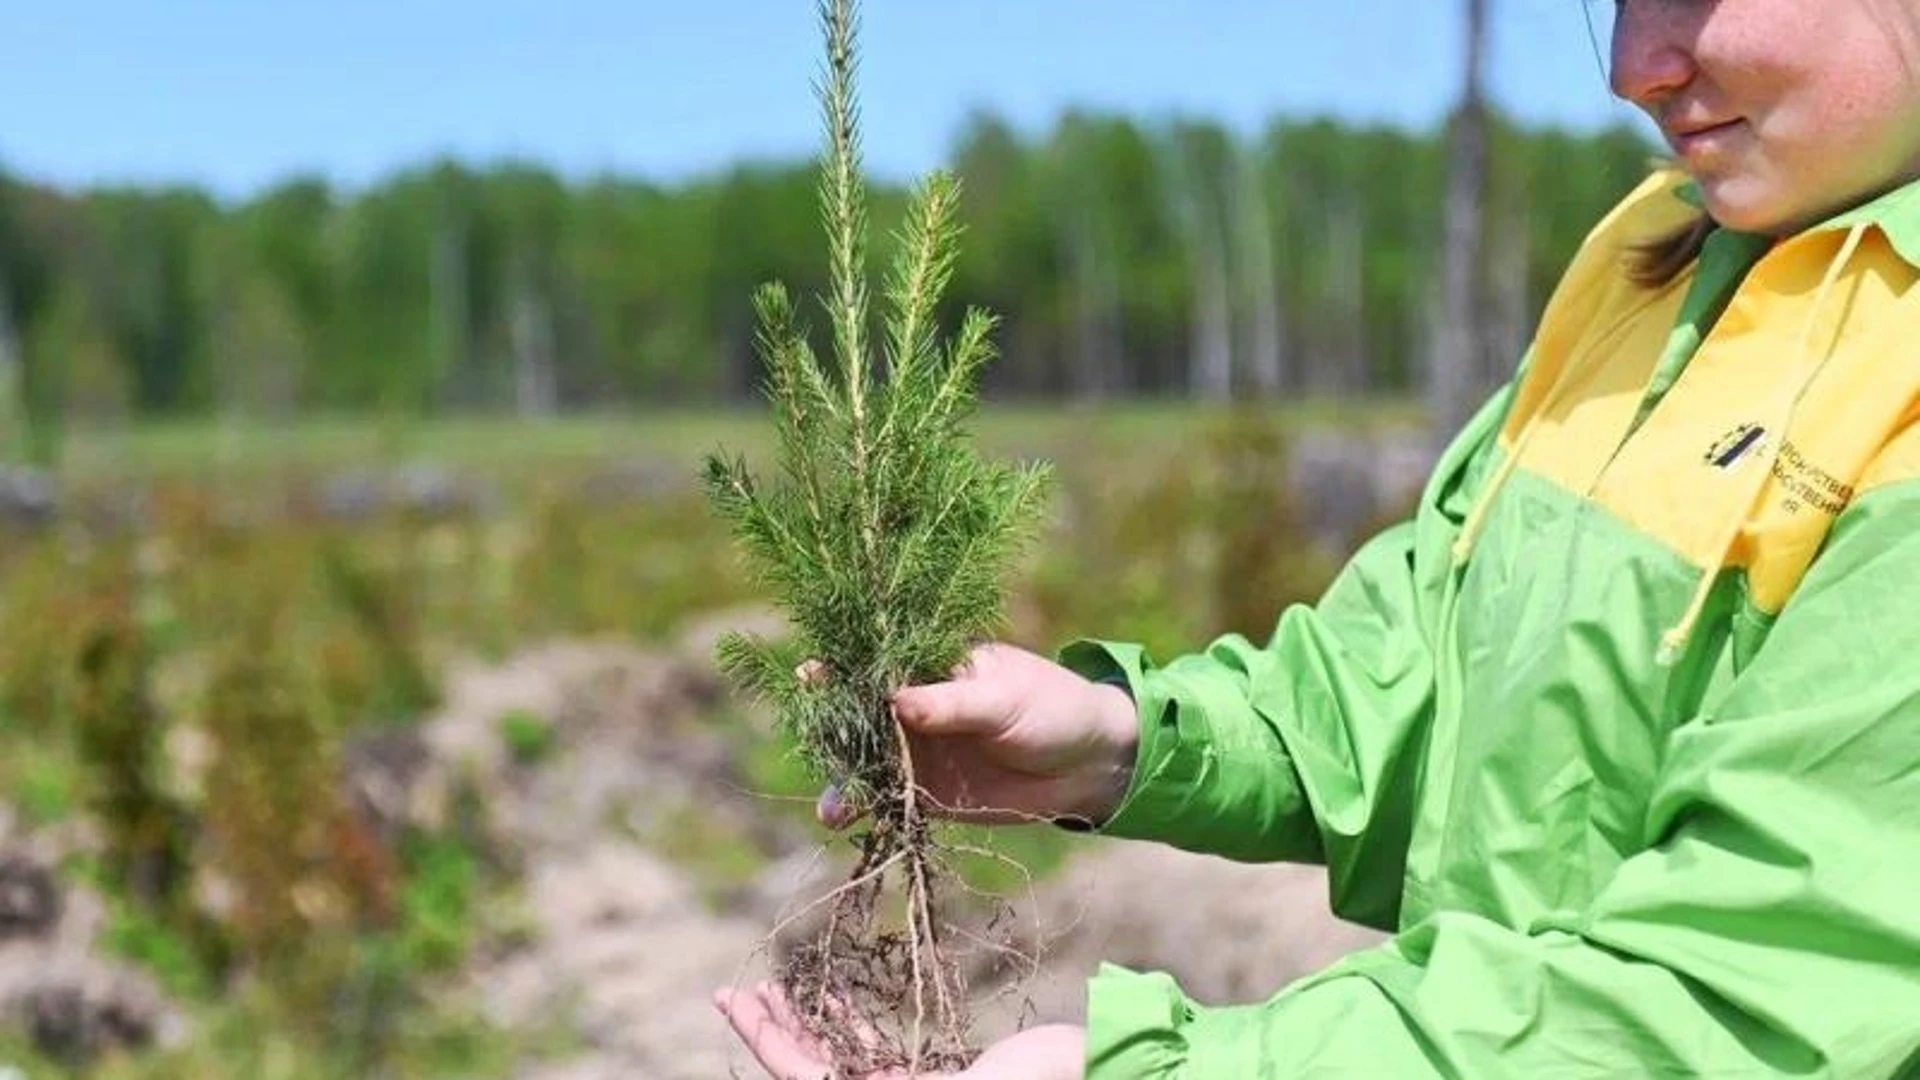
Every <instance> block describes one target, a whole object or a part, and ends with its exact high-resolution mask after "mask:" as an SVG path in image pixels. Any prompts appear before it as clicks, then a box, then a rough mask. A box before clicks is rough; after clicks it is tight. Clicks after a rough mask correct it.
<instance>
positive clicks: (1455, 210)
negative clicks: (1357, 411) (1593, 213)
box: [1427, 0, 1488, 443]
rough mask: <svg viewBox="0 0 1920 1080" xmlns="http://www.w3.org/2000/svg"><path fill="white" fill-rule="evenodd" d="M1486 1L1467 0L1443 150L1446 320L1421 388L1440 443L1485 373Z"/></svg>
mask: <svg viewBox="0 0 1920 1080" xmlns="http://www.w3.org/2000/svg"><path fill="white" fill-rule="evenodd" d="M1487 3H1488V0H1466V11H1465V14H1466V22H1467V26H1466V29H1467V35H1466V40H1467V56H1466V78H1465V86H1464V89H1463V91H1462V93H1461V97H1460V105H1459V107H1458V109H1457V110H1456V111H1455V114H1454V120H1453V126H1452V131H1451V134H1450V142H1449V147H1448V162H1447V196H1446V208H1445V212H1446V239H1445V244H1446V250H1445V251H1444V252H1443V254H1442V260H1443V262H1442V271H1441V281H1442V288H1443V290H1444V301H1443V311H1444V316H1443V320H1442V325H1441V333H1440V338H1439V340H1438V341H1437V342H1436V343H1435V346H1436V347H1435V350H1434V363H1433V364H1432V366H1431V368H1430V369H1429V371H1428V383H1427V404H1428V409H1429V415H1430V419H1431V422H1432V424H1433V426H1434V432H1433V435H1434V437H1435V439H1436V440H1437V441H1439V442H1443V443H1444V442H1445V441H1447V440H1448V439H1451V438H1452V437H1453V435H1454V433H1455V432H1457V431H1459V430H1460V428H1461V426H1462V425H1464V424H1465V423H1466V421H1467V419H1468V417H1469V416H1470V415H1471V413H1472V411H1473V409H1474V408H1475V406H1476V405H1477V404H1478V403H1479V400H1480V398H1481V396H1482V392H1483V387H1482V385H1481V383H1482V380H1481V376H1480V373H1481V372H1483V371H1484V370H1485V369H1486V361H1485V359H1484V357H1485V355H1486V353H1487V347H1486V336H1485V335H1486V331H1485V327H1484V325H1483V316H1484V313H1485V303H1484V301H1483V299H1482V296H1481V285H1480V282H1481V270H1482V267H1483V266H1484V265H1485V259H1484V257H1483V249H1484V247H1485V243H1486V223H1485V215H1486V207H1485V200H1486V186H1487V109H1486V100H1485V90H1484V82H1483V69H1484V68H1485V65H1486V45H1487V41H1486V39H1487Z"/></svg>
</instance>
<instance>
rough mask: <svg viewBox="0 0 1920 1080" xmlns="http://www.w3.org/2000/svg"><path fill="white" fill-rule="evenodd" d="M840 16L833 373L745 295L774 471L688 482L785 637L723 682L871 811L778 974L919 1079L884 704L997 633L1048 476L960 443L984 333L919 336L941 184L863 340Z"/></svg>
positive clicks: (946, 973)
mask: <svg viewBox="0 0 1920 1080" xmlns="http://www.w3.org/2000/svg"><path fill="white" fill-rule="evenodd" d="M856 8H857V2H856V0H821V2H820V10H819V16H820V21H821V28H822V31H823V34H824V37H825V43H826V47H827V57H826V63H825V67H824V71H823V75H822V80H821V83H820V84H818V85H817V86H816V88H815V89H816V92H817V95H818V97H819V101H820V104H821V107H822V113H823V116H824V120H825V124H826V139H825V147H824V156H823V160H822V162H821V166H822V169H821V172H822V175H821V183H820V192H819V194H820V200H821V209H822V211H823V217H824V224H825V227H826V233H827V243H828V250H829V256H830V289H829V295H828V296H826V297H825V298H823V307H824V308H825V311H826V313H827V316H828V318H829V320H830V323H831V330H832V333H831V340H832V363H830V364H823V363H822V362H820V360H819V358H818V357H817V356H816V354H815V351H814V350H813V348H812V346H811V345H810V343H809V342H810V331H809V328H808V327H807V325H806V324H805V322H804V321H803V320H802V319H801V318H800V316H799V315H798V313H797V312H796V309H795V306H794V304H793V302H792V300H791V299H790V298H789V295H788V293H787V291H786V290H785V289H784V288H783V287H782V286H781V285H779V284H777V283H775V284H768V285H765V286H762V287H761V288H760V289H759V290H758V291H757V292H756V293H755V296H754V300H755V310H756V313H757V316H758V320H759V335H758V340H757V345H758V347H759V351H760V354H761V356H762V357H763V359H764V361H765V364H766V373H767V374H766V380H765V391H766V394H767V398H768V400H769V403H770V405H771V412H772V416H773V420H774V424H775V429H776V432H777V435H778V457H779V469H778V472H777V474H776V475H774V476H773V477H771V478H769V479H766V480H762V479H759V478H756V477H755V476H754V475H753V474H752V473H750V472H749V470H748V467H747V465H746V463H745V462H744V461H743V460H739V459H738V458H729V457H727V456H724V455H714V456H710V457H709V458H708V460H707V463H706V477H705V479H706V486H707V492H708V495H709V497H710V499H711V500H712V503H713V505H714V507H715V509H716V511H717V513H718V514H719V515H720V516H722V517H723V518H724V519H725V520H726V521H727V522H728V523H729V524H730V526H731V528H732V530H733V534H734V537H735V539H736V541H737V542H738V543H739V545H740V547H741V549H742V551H743V553H744V555H745V557H746V559H747V562H748V564H749V567H750V569H751V572H752V573H753V575H754V578H755V581H756V584H757V585H758V587H760V588H761V589H763V590H764V591H766V592H767V593H769V594H770V595H771V596H772V597H773V598H774V599H775V601H776V602H777V603H778V604H779V606H780V607H781V608H782V609H783V611H784V612H785V613H786V615H787V616H788V619H789V622H790V624H791V627H792V634H791V635H790V636H788V637H786V638H783V639H781V640H779V641H777V642H775V641H769V640H766V639H762V638H757V637H750V636H745V635H733V636H729V637H727V638H726V639H724V640H723V641H722V642H721V643H720V646H719V650H718V658H719V661H720V664H721V667H722V669H723V670H724V671H725V672H726V673H727V675H728V676H729V677H730V678H731V679H732V680H733V682H734V683H735V685H737V686H738V687H740V688H741V689H742V690H744V691H746V692H748V693H750V694H753V695H755V696H757V697H759V698H761V699H762V700H764V701H766V702H767V703H768V704H769V705H770V706H771V707H772V709H773V711H774V713H775V715H776V717H777V719H778V722H779V724H780V725H781V726H782V727H783V728H784V729H785V730H786V732H787V733H788V734H789V735H790V736H791V737H792V741H793V743H794V744H795V746H796V747H797V752H798V753H799V754H800V756H801V757H802V759H803V760H804V762H805V764H806V765H807V766H808V767H809V768H810V770H811V771H812V773H813V774H814V776H815V777H816V778H817V779H818V780H820V781H821V782H823V783H825V782H832V783H834V784H836V785H837V786H838V787H839V789H840V791H841V792H842V793H843V795H844V797H846V798H847V799H849V800H850V801H852V802H853V803H855V804H857V805H859V806H861V807H862V808H864V809H865V810H867V811H868V814H867V817H866V818H865V825H864V829H863V831H861V832H860V833H858V834H857V835H856V836H855V838H854V839H855V842H856V844H857V845H858V848H859V851H860V858H859V860H858V862H857V864H856V866H855V867H854V870H853V873H852V876H851V878H850V879H849V880H848V881H847V882H845V883H844V884H842V885H841V886H840V887H839V888H837V889H835V890H834V891H833V892H832V893H830V894H828V897H827V898H824V899H823V900H822V901H821V903H823V904H826V905H829V907H828V914H827V919H826V929H825V930H824V932H823V933H822V934H821V935H820V937H819V938H818V939H817V940H816V941H814V942H812V943H810V944H808V945H805V946H802V947H800V948H798V949H795V950H793V951H792V952H791V953H790V955H789V956H788V957H787V958H786V960H785V963H784V965H783V966H782V968H781V970H779V971H778V972H776V978H777V979H778V981H779V982H780V984H781V985H782V988H783V989H784V991H785V992H786V994H787V997H788V999H789V1000H790V1001H791V1002H792V1003H793V1005H794V1008H795V1010H796V1012H797V1014H798V1015H799V1018H800V1019H801V1020H802V1022H804V1023H805V1024H807V1025H808V1026H809V1027H810V1028H811V1029H812V1031H813V1033H814V1034H815V1035H816V1036H818V1037H819V1038H820V1039H821V1040H822V1042H823V1043H825V1044H826V1045H828V1046H829V1047H831V1048H832V1050H833V1051H834V1053H835V1056H836V1063H835V1064H836V1067H837V1068H838V1069H840V1070H841V1071H843V1072H845V1073H847V1074H849V1075H855V1076H858V1075H866V1074H868V1073H871V1072H875V1071H878V1070H882V1069H905V1070H907V1071H908V1073H909V1074H910V1075H915V1074H918V1073H919V1071H920V1070H921V1069H922V1068H929V1069H944V1068H951V1067H954V1066H956V1065H958V1064H960V1063H963V1062H964V1061H965V1060H966V1059H967V1058H968V1057H969V1056H971V1053H970V1051H969V1049H968V1047H967V1042H968V1029H969V1026H970V1020H969V1013H970V1009H969V1005H968V1000H969V999H968V991H967V988H966V987H965V986H964V985H963V978H962V975H961V972H960V968H959V966H958V965H957V964H956V963H955V954H954V952H953V951H952V950H951V949H950V947H949V944H948V941H949V938H951V937H952V936H953V935H952V934H951V933H949V929H950V928H949V927H948V926H946V925H945V924H943V923H941V922H940V921H939V919H938V913H939V911H940V910H941V905H939V904H938V903H937V902H936V901H937V894H938V893H939V891H940V888H941V884H942V882H944V881H945V880H946V875H945V873H944V867H943V864H942V862H941V859H940V855H941V850H940V847H939V845H938V844H937V842H936V840H935V838H934V836H933V834H932V831H931V828H930V810H931V809H933V808H931V807H930V806H929V805H928V799H927V795H926V793H925V791H924V790H923V789H922V788H921V786H920V785H919V784H918V783H916V781H915V777H914V770H913V760H912V756H911V754H910V753H909V751H908V741H907V738H906V736H905V733H904V732H903V731H902V730H901V729H900V728H899V726H898V725H897V723H896V722H895V721H894V719H893V717H892V713H891V710H890V708H889V706H888V700H889V697H890V696H891V694H892V693H893V692H894V691H895V690H897V689H898V688H899V687H901V686H904V685H911V684H915V683H922V682H927V681H933V680H937V679H942V678H946V677H948V676H949V675H950V673H951V672H952V671H953V670H954V669H955V668H956V667H957V666H958V665H959V664H960V663H961V662H963V661H964V659H965V658H966V655H967V653H968V651H969V650H970V649H971V648H972V647H973V646H974V645H976V644H978V643H980V642H982V641H984V640H986V639H988V638H989V637H991V636H992V635H993V634H994V632H995V631H996V630H997V629H998V628H999V626H1000V624H1001V621H1002V619H1003V612H1004V597H1003V580H1004V575H1005V574H1006V572H1007V571H1008V569H1009V568H1010V563H1011V560H1012V559H1013V558H1014V557H1015V556H1016V555H1017V554H1018V553H1019V552H1020V550H1021V548H1022V547H1023V545H1024V544H1025V543H1026V542H1028V541H1029V540H1030V539H1031V538H1032V537H1033V535H1034V534H1035V531H1036V527H1037V525H1038V524H1039V521H1040V515H1041V513H1042V512H1043V510H1044V504H1045V493H1046V486H1047V482H1048V473H1047V471H1046V469H1045V468H1044V467H1042V466H1038V465H1009V464H1002V463H996V462H991V461H988V460H985V459H984V458H983V457H981V456H980V455H979V454H978V453H977V452H976V451H975V450H974V449H973V448H972V446H971V445H970V441H969V439H968V437H967V435H968V433H967V431H966V423H967V420H968V419H969V417H970V416H971V414H972V411H973V409H974V407H975V405H976V404H977V380H978V376H979V374H980V372H981V371H982V369H983V368H984V367H985V365H986V364H988V363H989V362H990V361H991V360H992V359H993V357H994V348H993V344H992V334H993V331H994V329H995V327H996V320H995V319H994V317H993V316H991V315H990V314H989V313H987V312H985V311H983V310H980V309H978V308H974V309H970V310H968V311H967V312H966V314H965V316H964V318H963V320H962V321H961V323H960V325H959V327H958V329H957V331H956V332H955V333H954V334H953V335H952V336H951V337H948V338H945V339H942V338H941V337H940V335H939V334H938V333H937V330H936V321H937V314H938V309H939V305H940V302H941V298H942V296H943V294H944V293H945V291H946V289H947V286H948V284H949V282H950V280H951V277H952V273H953V268H954V261H955V258H956V255H957V252H958V238H959V232H960V230H959V227H958V225H957V223H956V216H957V214H956V211H957V203H958V198H959V185H958V182H957V180H955V179H954V178H953V177H952V176H950V175H948V174H947V173H945V172H934V173H933V174H931V175H930V176H928V177H926V178H925V179H924V180H922V181H921V182H920V183H919V184H917V185H916V186H915V188H914V190H913V191H912V193H911V199H910V203H909V208H908V211H907V216H906V219H905V223H904V226H903V227H902V228H901V230H900V232H899V233H898V235H897V236H896V237H895V240H896V242H897V244H898V249H897V252H896V254H895V257H894V259H893V262H892V267H891V270H890V272H889V273H888V274H887V276H886V280H885V282H884V285H883V290H882V292H883V295H882V301H883V310H882V312H881V314H882V316H883V321H882V325H881V327H880V328H879V329H880V335H879V337H880V340H879V341H878V342H877V343H876V342H872V341H870V340H869V330H870V314H869V287H868V284H867V282H866V277H865V275H866V270H865V267H866V242H867V238H866V234H867V228H868V223H867V209H866V195H865V190H864V181H863V177H862V171H861V170H862V165H861V152H860V132H859V113H858V109H857V104H856V98H855V74H856V68H857V63H856V61H857V57H856V39H857V28H858V16H857V11H856ZM896 899H897V900H898V902H899V908H898V910H897V911H896V910H895V909H894V907H893V905H892V901H893V900H896ZM902 927H904V928H902Z"/></svg>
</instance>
